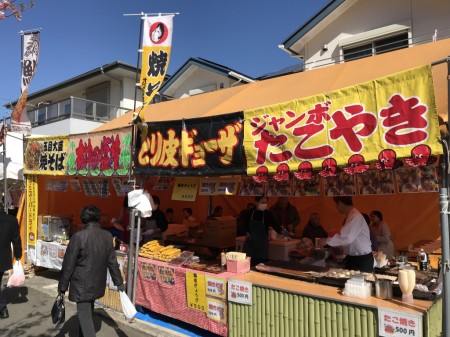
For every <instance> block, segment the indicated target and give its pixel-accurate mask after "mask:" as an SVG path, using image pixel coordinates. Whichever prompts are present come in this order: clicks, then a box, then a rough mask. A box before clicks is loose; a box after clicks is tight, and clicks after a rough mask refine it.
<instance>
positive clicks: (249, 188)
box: [239, 177, 264, 197]
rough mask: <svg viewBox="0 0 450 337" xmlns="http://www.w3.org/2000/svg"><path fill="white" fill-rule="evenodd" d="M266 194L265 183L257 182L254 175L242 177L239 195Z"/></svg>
mask: <svg viewBox="0 0 450 337" xmlns="http://www.w3.org/2000/svg"><path fill="white" fill-rule="evenodd" d="M263 194H264V185H263V184H258V183H256V182H255V181H254V180H253V178H252V177H242V179H241V190H240V192H239V195H241V196H255V197H256V196H261V195H263Z"/></svg>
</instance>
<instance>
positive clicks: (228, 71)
mask: <svg viewBox="0 0 450 337" xmlns="http://www.w3.org/2000/svg"><path fill="white" fill-rule="evenodd" d="M191 67H199V68H203V69H207V70H209V71H212V72H215V73H218V74H221V75H223V76H227V77H230V78H236V79H243V82H244V83H249V82H252V81H254V79H253V78H252V77H250V76H247V75H245V74H243V73H240V72H237V71H236V70H234V69H232V68H229V67H226V66H224V65H221V64H218V63H215V62H211V61H208V60H206V59H203V58H200V57H191V58H189V59H188V60H187V61H186V62H185V63H184V64H183V65H182V66H181V67H180V68H178V70H177V71H176V72H175V73H174V74H173V75H172V76H171V77H170V79H169V80H167V81H165V82H164V83H163V85H162V86H161V89H160V90H159V92H160V93H162V94H164V92H165V91H166V90H167V89H168V88H170V87H171V86H173V85H174V84H175V83H176V82H177V81H178V80H180V79H181V77H182V76H183V74H185V73H186V72H187V71H188V69H189V68H191ZM236 75H237V76H239V77H236Z"/></svg>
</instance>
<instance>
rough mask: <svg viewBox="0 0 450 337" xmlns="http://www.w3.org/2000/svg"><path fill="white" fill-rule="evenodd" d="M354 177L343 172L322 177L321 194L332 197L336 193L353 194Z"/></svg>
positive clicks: (354, 191)
mask: <svg viewBox="0 0 450 337" xmlns="http://www.w3.org/2000/svg"><path fill="white" fill-rule="evenodd" d="M355 180H356V177H355V176H354V175H350V174H347V173H345V172H341V173H338V174H337V175H336V176H330V177H324V179H323V182H322V191H323V195H326V196H329V197H332V196H337V195H345V196H353V195H355V194H356V183H355Z"/></svg>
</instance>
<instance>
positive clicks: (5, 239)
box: [0, 208, 22, 319]
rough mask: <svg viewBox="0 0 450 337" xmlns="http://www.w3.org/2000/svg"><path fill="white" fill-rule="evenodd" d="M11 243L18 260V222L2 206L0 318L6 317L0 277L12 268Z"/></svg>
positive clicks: (0, 283)
mask: <svg viewBox="0 0 450 337" xmlns="http://www.w3.org/2000/svg"><path fill="white" fill-rule="evenodd" d="M11 243H12V245H13V250H14V257H15V258H16V260H20V258H21V257H22V242H21V241H20V233H19V223H18V222H17V219H16V218H15V217H14V216H12V215H9V214H6V213H5V211H4V210H3V208H2V209H1V210H0V319H2V318H8V317H9V314H8V308H7V307H6V298H5V297H4V296H3V295H2V291H1V288H2V278H3V274H4V273H5V271H7V270H10V269H11V268H12V255H11Z"/></svg>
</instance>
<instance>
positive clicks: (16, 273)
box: [6, 261, 25, 288]
mask: <svg viewBox="0 0 450 337" xmlns="http://www.w3.org/2000/svg"><path fill="white" fill-rule="evenodd" d="M24 283H25V274H24V272H23V266H22V263H20V261H16V262H15V263H14V266H13V272H12V274H11V276H10V277H9V279H8V283H7V284H6V286H7V287H9V288H10V287H21V286H23V285H24Z"/></svg>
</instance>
